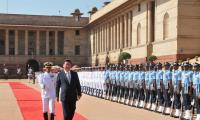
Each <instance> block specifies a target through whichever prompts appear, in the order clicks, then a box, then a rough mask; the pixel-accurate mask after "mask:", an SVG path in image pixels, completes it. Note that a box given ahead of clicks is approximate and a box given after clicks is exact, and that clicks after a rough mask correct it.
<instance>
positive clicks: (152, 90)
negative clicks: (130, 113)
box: [149, 63, 157, 111]
mask: <svg viewBox="0 0 200 120" xmlns="http://www.w3.org/2000/svg"><path fill="white" fill-rule="evenodd" d="M149 85H150V93H151V99H150V104H151V108H150V110H151V111H155V109H156V92H157V91H156V71H155V64H154V63H151V64H150V71H149Z"/></svg>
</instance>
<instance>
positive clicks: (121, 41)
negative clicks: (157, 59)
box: [119, 16, 124, 49]
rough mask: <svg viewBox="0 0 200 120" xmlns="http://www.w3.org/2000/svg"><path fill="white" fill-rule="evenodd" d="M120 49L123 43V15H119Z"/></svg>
mask: <svg viewBox="0 0 200 120" xmlns="http://www.w3.org/2000/svg"><path fill="white" fill-rule="evenodd" d="M119 33H120V49H122V48H123V47H124V44H123V16H121V17H120V31H119Z"/></svg>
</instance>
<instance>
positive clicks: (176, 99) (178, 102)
mask: <svg viewBox="0 0 200 120" xmlns="http://www.w3.org/2000/svg"><path fill="white" fill-rule="evenodd" d="M174 106H175V109H181V94H180V93H178V94H177V92H175V93H174Z"/></svg>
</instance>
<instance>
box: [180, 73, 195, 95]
mask: <svg viewBox="0 0 200 120" xmlns="http://www.w3.org/2000/svg"><path fill="white" fill-rule="evenodd" d="M192 78H193V72H192V71H190V70H188V71H183V72H182V85H183V88H184V93H185V94H188V88H189V86H190V82H192Z"/></svg>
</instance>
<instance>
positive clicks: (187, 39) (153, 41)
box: [88, 0, 200, 65]
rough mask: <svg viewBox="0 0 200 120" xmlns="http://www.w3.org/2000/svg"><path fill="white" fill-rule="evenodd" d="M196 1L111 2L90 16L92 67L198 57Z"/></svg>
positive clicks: (199, 26) (199, 28)
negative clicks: (125, 56)
mask: <svg viewBox="0 0 200 120" xmlns="http://www.w3.org/2000/svg"><path fill="white" fill-rule="evenodd" d="M199 10H200V1H199V0H113V1H112V2H111V3H109V4H107V5H105V6H104V7H103V8H101V9H100V10H98V11H95V12H91V16H90V21H89V25H88V28H89V30H90V32H89V34H90V40H91V54H92V55H91V59H92V64H93V65H97V64H98V65H104V64H105V63H106V62H108V61H109V62H110V63H118V57H119V54H120V53H121V52H128V53H130V54H131V56H132V57H131V59H130V60H129V62H130V63H143V62H145V61H146V60H147V58H148V57H149V56H151V55H155V56H157V57H158V60H157V61H161V62H165V61H176V60H184V59H186V58H188V57H194V56H196V55H199V54H200V34H199V33H200V22H199V21H200V11H199Z"/></svg>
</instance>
